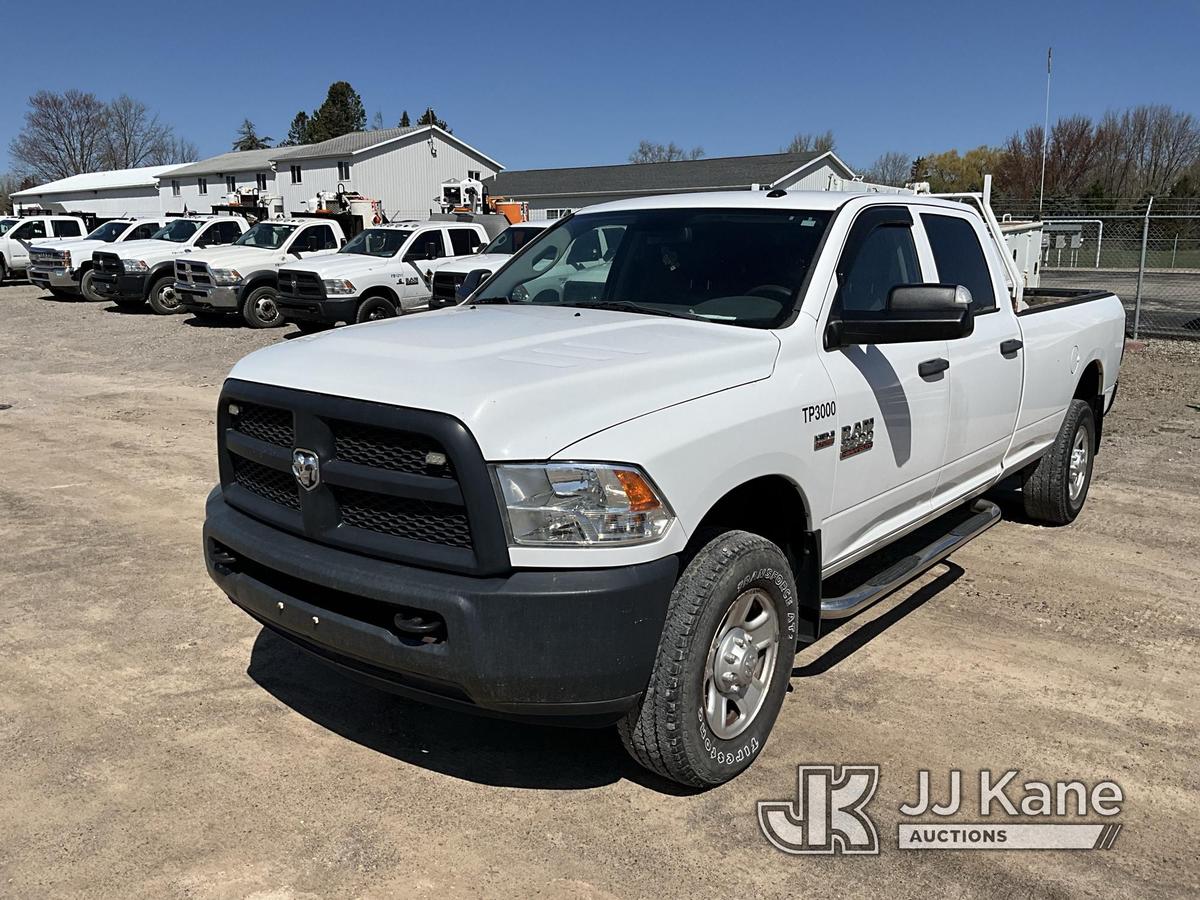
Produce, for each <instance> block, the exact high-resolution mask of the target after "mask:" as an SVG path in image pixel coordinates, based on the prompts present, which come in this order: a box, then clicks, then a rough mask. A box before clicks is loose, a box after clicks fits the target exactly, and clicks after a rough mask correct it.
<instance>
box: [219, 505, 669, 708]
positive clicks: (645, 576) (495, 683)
mask: <svg viewBox="0 0 1200 900" xmlns="http://www.w3.org/2000/svg"><path fill="white" fill-rule="evenodd" d="M206 512H207V518H206V521H205V524H204V555H205V562H206V565H207V567H208V572H209V575H210V576H211V577H212V579H213V580H214V581H215V582H216V583H217V585H218V586H219V587H220V588H221V589H222V590H223V591H225V593H226V594H227V595H228V596H229V598H230V599H231V600H232V601H233V602H234V603H235V604H237V605H238V606H240V607H241V608H242V609H243V610H245V611H246V612H248V613H249V614H250V615H251V616H253V617H254V618H255V619H257V620H258V621H259V622H261V623H262V624H263V625H265V626H266V627H268V628H270V629H272V630H273V631H275V632H277V633H279V634H281V635H282V636H284V637H285V638H288V639H289V640H291V641H293V642H295V643H296V644H299V645H300V646H301V647H303V648H304V649H306V650H308V651H310V652H312V653H314V654H316V655H317V656H319V657H320V658H322V659H324V660H325V661H327V662H329V663H331V664H333V665H335V666H337V667H339V668H341V669H343V670H345V671H347V672H349V673H350V674H352V675H354V676H356V677H358V678H360V679H363V680H366V681H368V682H370V683H372V684H374V685H375V686H377V687H381V688H384V689H386V690H390V691H393V692H395V693H399V694H404V695H406V696H410V697H413V698H415V699H418V700H423V701H425V702H429V703H436V704H439V705H449V706H454V707H457V708H460V709H467V710H470V711H474V712H481V713H487V714H494V715H502V716H505V717H510V718H519V719H526V720H535V721H551V722H557V723H559V724H574V725H604V724H610V723H611V722H613V721H616V720H617V719H618V718H620V717H621V716H622V715H623V714H624V713H625V712H626V711H628V710H629V709H631V708H632V707H633V706H634V704H635V703H636V702H637V700H638V698H639V697H640V695H641V693H642V691H643V690H644V689H645V686H646V684H647V682H648V681H649V678H650V671H651V668H652V666H653V663H654V658H655V655H656V653H657V650H658V642H659V638H660V637H661V635H662V629H663V623H664V621H665V619H666V611H667V603H668V601H669V599H670V595H671V590H672V588H673V587H674V583H675V578H676V575H677V573H678V560H677V559H676V558H675V557H674V556H668V557H665V558H663V559H659V560H655V561H654V562H650V563H644V564H641V565H635V566H624V567H620V568H611V569H581V570H522V571H514V572H512V573H510V574H508V575H503V576H495V577H487V578H479V577H473V576H467V575H456V574H449V573H445V572H438V571H433V570H429V569H421V568H417V567H414V566H407V565H402V564H399V563H393V562H386V561H384V560H379V559H374V558H372V557H367V556H360V555H358V554H356V553H350V552H347V551H344V550H337V549H334V548H331V547H325V546H323V545H321V544H317V543H314V542H312V541H308V540H305V539H303V538H300V537H297V536H294V535H291V534H288V533H286V532H283V531H279V530H278V529H275V528H272V527H270V526H268V525H265V524H263V523H261V522H259V521H258V520H257V519H253V518H251V517H250V516H247V515H245V514H244V513H242V512H240V511H238V510H236V509H234V508H233V507H231V506H229V505H228V504H226V503H225V501H224V499H223V497H222V495H221V491H220V488H217V489H215V490H214V491H213V492H212V494H211V495H210V496H209V499H208V504H207V510H206ZM397 613H399V614H400V615H401V616H408V617H410V618H411V617H412V616H414V615H419V616H420V617H421V618H422V619H423V621H425V622H431V621H432V622H440V627H439V628H438V629H437V631H436V634H435V635H434V639H431V638H428V637H427V638H425V639H423V640H421V639H417V638H414V637H413V636H412V635H411V633H409V632H408V631H406V630H403V629H400V628H398V627H397V624H396V623H395V616H396V615H397Z"/></svg>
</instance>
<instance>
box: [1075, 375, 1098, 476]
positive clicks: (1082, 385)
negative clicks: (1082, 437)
mask: <svg viewBox="0 0 1200 900" xmlns="http://www.w3.org/2000/svg"><path fill="white" fill-rule="evenodd" d="M1073 399H1075V400H1082V401H1084V402H1085V403H1087V404H1088V406H1090V407H1091V408H1092V417H1093V418H1094V419H1095V422H1096V446H1095V447H1093V448H1092V453H1093V454H1095V453H1099V452H1100V432H1101V430H1102V429H1103V427H1104V424H1103V423H1104V369H1103V367H1102V366H1101V365H1100V360H1098V359H1094V360H1092V361H1091V362H1090V363H1088V364H1087V367H1086V368H1085V369H1084V370H1083V374H1082V375H1080V376H1079V383H1078V384H1076V385H1075V396H1074V398H1073Z"/></svg>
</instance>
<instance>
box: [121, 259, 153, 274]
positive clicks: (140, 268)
mask: <svg viewBox="0 0 1200 900" xmlns="http://www.w3.org/2000/svg"><path fill="white" fill-rule="evenodd" d="M121 265H123V266H124V267H125V271H126V272H145V271H146V270H147V269H149V268H150V267H149V266H148V265H146V261H145V260H144V259H123V260H121Z"/></svg>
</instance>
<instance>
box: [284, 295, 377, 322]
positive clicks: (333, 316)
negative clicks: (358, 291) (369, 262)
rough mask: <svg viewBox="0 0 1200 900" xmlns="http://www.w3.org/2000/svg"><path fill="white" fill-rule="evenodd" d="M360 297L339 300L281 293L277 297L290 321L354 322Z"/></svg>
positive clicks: (286, 317) (285, 316)
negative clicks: (308, 297)
mask: <svg viewBox="0 0 1200 900" xmlns="http://www.w3.org/2000/svg"><path fill="white" fill-rule="evenodd" d="M358 301H359V298H358V297H347V298H345V299H339V300H306V299H299V298H297V297H291V296H288V295H286V294H281V295H279V297H278V298H277V299H276V301H275V302H276V304H277V305H278V306H279V311H280V312H281V313H282V314H283V317H284V319H286V320H287V321H289V322H324V323H327V324H329V325H336V324H337V323H338V322H353V321H354V316H355V313H357V312H358Z"/></svg>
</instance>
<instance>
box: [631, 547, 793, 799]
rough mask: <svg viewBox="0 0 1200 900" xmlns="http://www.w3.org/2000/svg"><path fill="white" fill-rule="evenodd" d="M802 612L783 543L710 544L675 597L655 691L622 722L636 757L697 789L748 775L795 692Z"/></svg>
mask: <svg viewBox="0 0 1200 900" xmlns="http://www.w3.org/2000/svg"><path fill="white" fill-rule="evenodd" d="M796 609H797V598H796V583H795V580H794V578H793V577H792V570H791V567H790V566H789V565H788V561H787V558H786V557H785V556H784V555H783V552H782V551H781V550H780V549H779V547H777V546H776V545H775V544H773V543H771V542H770V541H768V540H766V539H765V538H762V537H759V536H758V535H755V534H750V533H748V532H745V531H727V532H724V533H723V534H720V535H718V536H717V537H716V538H714V539H713V540H711V541H709V542H708V543H707V544H706V545H705V546H704V547H702V548H701V549H700V551H699V552H698V553H696V555H695V556H694V557H692V559H691V561H690V562H689V563H688V565H687V567H686V568H685V569H684V571H683V574H682V575H680V577H679V580H678V581H677V582H676V583H675V589H674V591H672V593H671V602H670V605H669V607H668V608H667V620H666V623H665V624H664V626H663V635H662V639H661V640H660V642H659V646H658V656H657V659H656V660H655V663H654V670H653V672H652V674H651V676H650V683H649V685H647V687H646V692H645V693H644V694H643V696H642V699H641V702H640V703H639V705H638V707H637V708H636V709H634V710H632V711H631V712H629V713H628V714H627V715H626V716H625V718H624V719H622V720H621V722H620V723H619V724H618V726H617V730H618V732H619V733H620V736H621V742H622V743H623V744H624V745H625V749H626V750H627V751H629V754H630V755H631V756H632V757H633V758H634V759H635V760H637V762H638V763H640V764H641V765H643V766H645V767H646V768H647V769H650V770H651V771H653V772H657V773H658V774H660V775H662V776H664V777H666V778H669V779H671V780H672V781H677V782H679V783H680V784H685V785H689V786H691V787H711V786H713V785H718V784H722V783H724V782H726V781H729V780H730V779H732V778H734V777H736V776H737V775H739V774H740V773H741V772H743V771H745V770H746V769H747V768H748V767H749V766H750V764H751V763H752V762H753V761H754V760H755V759H756V758H757V757H758V754H759V753H760V752H762V749H763V747H764V746H766V743H767V737H768V735H769V734H770V732H771V727H772V726H773V725H774V724H775V719H776V717H777V716H778V715H779V709H780V707H781V706H782V704H783V700H784V696H785V695H786V694H787V686H788V681H789V680H790V678H791V674H792V662H793V659H794V657H795V655H796V621H797V616H796ZM743 625H744V626H745V627H742V626H743Z"/></svg>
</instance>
